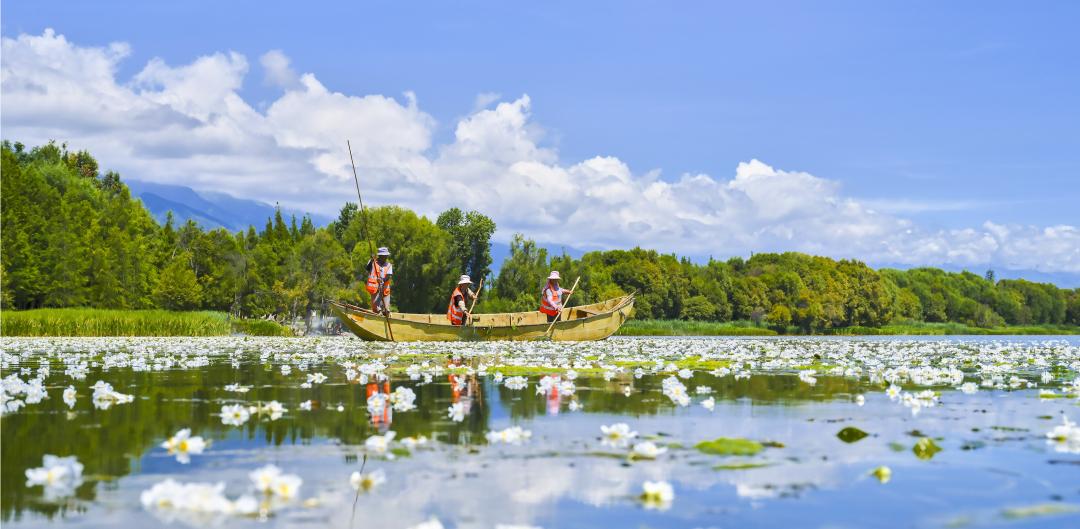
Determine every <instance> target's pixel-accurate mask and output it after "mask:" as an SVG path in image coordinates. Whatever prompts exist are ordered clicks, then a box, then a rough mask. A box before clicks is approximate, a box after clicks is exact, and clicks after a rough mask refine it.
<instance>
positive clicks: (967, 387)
mask: <svg viewBox="0 0 1080 529" xmlns="http://www.w3.org/2000/svg"><path fill="white" fill-rule="evenodd" d="M960 391H963V392H964V393H967V394H968V395H970V394H972V393H975V392H976V391H979V386H978V385H976V384H975V383H974V382H964V383H963V384H962V385H961V386H960Z"/></svg>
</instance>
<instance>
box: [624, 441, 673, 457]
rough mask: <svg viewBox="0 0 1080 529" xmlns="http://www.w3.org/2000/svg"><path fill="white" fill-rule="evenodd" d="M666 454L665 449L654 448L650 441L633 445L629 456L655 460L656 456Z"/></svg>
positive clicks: (654, 444) (654, 445)
mask: <svg viewBox="0 0 1080 529" xmlns="http://www.w3.org/2000/svg"><path fill="white" fill-rule="evenodd" d="M664 452H667V448H661V447H659V446H656V443H654V442H652V441H644V442H641V443H637V444H635V445H634V448H633V449H632V450H631V456H632V457H636V458H641V459H656V457H657V456H659V455H660V454H663V453H664Z"/></svg>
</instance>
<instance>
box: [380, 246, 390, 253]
mask: <svg viewBox="0 0 1080 529" xmlns="http://www.w3.org/2000/svg"><path fill="white" fill-rule="evenodd" d="M379 255H390V249H389V248H387V247H385V246H383V247H382V248H379Z"/></svg>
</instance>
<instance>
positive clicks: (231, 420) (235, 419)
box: [221, 404, 251, 426]
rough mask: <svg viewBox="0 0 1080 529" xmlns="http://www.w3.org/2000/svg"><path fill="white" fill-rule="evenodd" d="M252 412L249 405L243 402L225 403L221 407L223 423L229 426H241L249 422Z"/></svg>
mask: <svg viewBox="0 0 1080 529" xmlns="http://www.w3.org/2000/svg"><path fill="white" fill-rule="evenodd" d="M249 417H251V414H250V413H249V412H248V409H247V407H245V406H244V405H242V404H232V405H228V404H227V405H225V406H222V407H221V424H225V425H228V426H240V425H242V424H244V423H245V422H247V420H248V418H249Z"/></svg>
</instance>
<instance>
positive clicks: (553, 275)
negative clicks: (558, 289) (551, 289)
mask: <svg viewBox="0 0 1080 529" xmlns="http://www.w3.org/2000/svg"><path fill="white" fill-rule="evenodd" d="M548 279H549V280H550V279H557V280H562V278H561V277H559V271H558V270H552V271H551V275H549V276H548Z"/></svg>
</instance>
